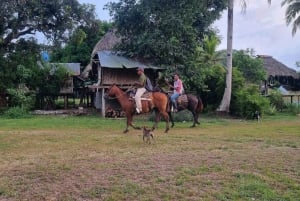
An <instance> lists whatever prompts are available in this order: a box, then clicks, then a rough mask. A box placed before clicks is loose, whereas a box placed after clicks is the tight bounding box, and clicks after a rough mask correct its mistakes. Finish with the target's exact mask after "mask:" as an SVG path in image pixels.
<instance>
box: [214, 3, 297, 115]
mask: <svg viewBox="0 0 300 201" xmlns="http://www.w3.org/2000/svg"><path fill="white" fill-rule="evenodd" d="M286 1H288V0H286ZM295 1H296V0H295ZM268 2H269V3H271V0H268ZM233 3H234V0H228V16H227V62H226V63H227V64H226V65H227V74H226V86H225V91H224V94H223V98H222V101H221V104H220V106H219V108H218V109H217V111H218V112H219V113H227V114H228V113H229V107H230V100H231V88H232V87H231V83H232V41H233V40H232V38H233V37H232V36H233ZM241 6H242V8H243V9H245V8H246V6H247V5H246V0H241Z"/></svg>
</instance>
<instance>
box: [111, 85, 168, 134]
mask: <svg viewBox="0 0 300 201" xmlns="http://www.w3.org/2000/svg"><path fill="white" fill-rule="evenodd" d="M107 96H109V97H115V98H116V99H117V100H118V102H119V103H120V105H121V108H122V110H123V111H124V112H125V115H126V118H127V124H126V129H125V130H124V131H123V132H124V133H127V132H128V131H129V130H128V127H129V126H131V127H133V128H134V129H141V128H140V127H137V126H134V125H133V115H134V114H135V103H134V100H133V99H132V98H130V97H129V95H128V94H127V93H126V92H124V91H123V90H122V89H120V88H119V87H118V86H117V85H115V84H113V85H112V86H111V87H110V88H109V89H108V92H107ZM152 108H153V109H154V111H155V122H154V124H153V127H152V130H154V129H155V128H157V124H158V121H159V120H160V117H161V116H162V117H163V118H164V119H165V121H166V129H165V133H167V132H168V130H169V129H170V128H169V115H168V113H167V108H168V96H167V95H166V94H164V93H161V92H151V95H150V96H149V98H148V99H147V100H143V99H142V113H148V112H151V111H152Z"/></svg>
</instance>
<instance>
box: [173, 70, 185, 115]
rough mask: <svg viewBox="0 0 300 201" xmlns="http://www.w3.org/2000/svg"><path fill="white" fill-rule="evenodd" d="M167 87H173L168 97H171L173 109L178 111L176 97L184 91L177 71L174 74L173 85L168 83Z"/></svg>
mask: <svg viewBox="0 0 300 201" xmlns="http://www.w3.org/2000/svg"><path fill="white" fill-rule="evenodd" d="M169 87H170V88H171V89H174V91H173V94H172V95H171V97H170V99H171V101H172V104H173V108H174V109H173V111H174V112H177V111H178V107H177V99H178V97H179V96H180V95H181V94H183V92H184V89H183V84H182V81H181V79H179V74H178V73H175V74H174V84H173V86H172V85H170V84H169Z"/></svg>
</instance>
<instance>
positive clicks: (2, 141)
mask: <svg viewBox="0 0 300 201" xmlns="http://www.w3.org/2000/svg"><path fill="white" fill-rule="evenodd" d="M136 124H138V125H147V126H151V125H152V124H151V122H149V121H146V120H145V119H143V120H139V121H137V122H136ZM190 125H191V122H185V123H176V127H175V128H173V129H171V130H170V131H169V133H168V134H164V133H163V131H164V126H165V124H164V123H163V122H161V123H160V124H159V128H158V129H157V130H156V131H155V132H154V138H155V143H152V144H150V145H148V144H146V143H144V142H143V140H142V133H141V131H139V130H132V129H131V130H130V132H129V134H123V133H122V130H123V129H124V127H125V120H124V119H119V120H118V119H102V118H99V117H95V116H90V117H89V116H81V117H66V116H51V117H33V118H27V119H3V118H0V161H1V163H0V200H9V201H10V200H22V201H23V200H30V201H32V200H33V201H35V200H37V201H40V200H60V201H71V200H105V201H108V200H110V201H113V200H116V201H119V200H128V201H133V200H138V201H140V200H141V201H152V200H153V201H154V200H155V201H156V200H157V201H158V200H166V201H168V200H170V201H174V200H187V201H190V200H195V201H196V200H197V201H198V200H205V201H214V200H220V201H232V200H236V201H244V200H245V201H248V200H249V201H254V200H262V201H297V200H298V201H299V200H300V117H299V116H287V115H286V116H285V115H277V116H273V117H265V118H263V119H262V121H261V122H260V123H258V122H256V121H241V120H238V119H222V118H214V117H203V118H202V119H201V125H200V126H198V127H197V128H189V126H190Z"/></svg>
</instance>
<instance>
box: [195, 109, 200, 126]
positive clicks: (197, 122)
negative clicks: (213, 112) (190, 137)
mask: <svg viewBox="0 0 300 201" xmlns="http://www.w3.org/2000/svg"><path fill="white" fill-rule="evenodd" d="M196 124H198V125H199V124H200V122H199V112H196Z"/></svg>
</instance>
